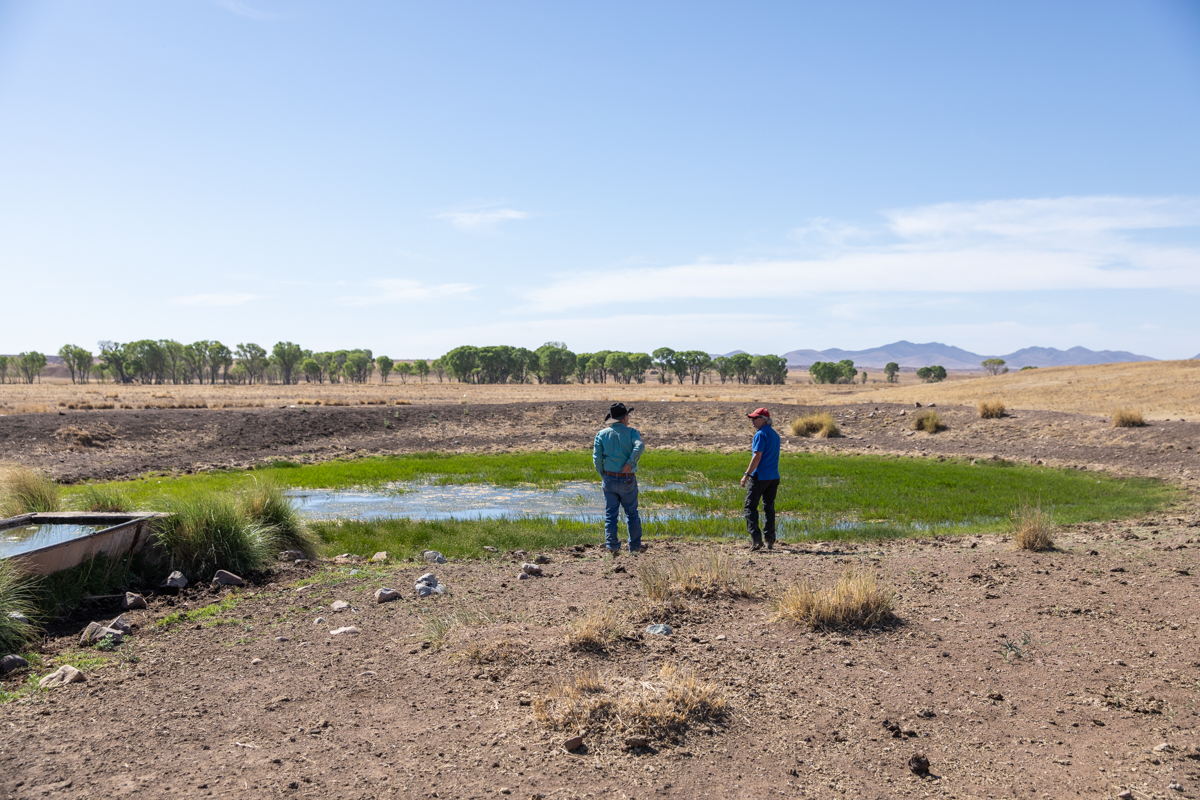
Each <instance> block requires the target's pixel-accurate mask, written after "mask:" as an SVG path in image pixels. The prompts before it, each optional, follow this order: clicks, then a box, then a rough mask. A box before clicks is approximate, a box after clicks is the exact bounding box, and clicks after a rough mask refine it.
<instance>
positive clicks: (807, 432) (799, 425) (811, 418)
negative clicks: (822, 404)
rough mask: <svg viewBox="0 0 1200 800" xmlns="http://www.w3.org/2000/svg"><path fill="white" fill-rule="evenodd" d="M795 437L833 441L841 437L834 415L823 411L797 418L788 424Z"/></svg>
mask: <svg viewBox="0 0 1200 800" xmlns="http://www.w3.org/2000/svg"><path fill="white" fill-rule="evenodd" d="M788 427H789V428H791V430H792V435H793V436H816V437H817V438H818V439H833V438H835V437H837V436H841V435H842V432H841V431H839V430H838V426H837V422H836V421H834V419H833V414H830V413H829V412H828V411H823V412H821V413H819V414H807V415H805V416H803V417H797V418H796V419H794V420H792V421H791V422H789V423H788Z"/></svg>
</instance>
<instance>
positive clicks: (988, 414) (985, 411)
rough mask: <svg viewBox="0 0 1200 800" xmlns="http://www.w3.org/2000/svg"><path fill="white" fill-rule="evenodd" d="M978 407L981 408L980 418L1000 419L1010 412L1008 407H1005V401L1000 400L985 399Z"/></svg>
mask: <svg viewBox="0 0 1200 800" xmlns="http://www.w3.org/2000/svg"><path fill="white" fill-rule="evenodd" d="M976 408H978V409H979V418H980V419H1000V418H1001V417H1003V416H1004V415H1005V414H1007V413H1008V409H1007V408H1005V407H1004V403H1001V402H1000V401H999V400H984V401H982V402H980V403H979V405H978V406H976Z"/></svg>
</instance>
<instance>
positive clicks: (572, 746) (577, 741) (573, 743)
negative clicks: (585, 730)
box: [563, 736, 583, 751]
mask: <svg viewBox="0 0 1200 800" xmlns="http://www.w3.org/2000/svg"><path fill="white" fill-rule="evenodd" d="M580 747H583V737H582V736H572V737H571V738H570V739H567V740H566V741H565V742H563V750H568V751H569V750H576V749H578V748H580Z"/></svg>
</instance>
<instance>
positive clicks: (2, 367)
mask: <svg viewBox="0 0 1200 800" xmlns="http://www.w3.org/2000/svg"><path fill="white" fill-rule="evenodd" d="M0 383H8V356H0Z"/></svg>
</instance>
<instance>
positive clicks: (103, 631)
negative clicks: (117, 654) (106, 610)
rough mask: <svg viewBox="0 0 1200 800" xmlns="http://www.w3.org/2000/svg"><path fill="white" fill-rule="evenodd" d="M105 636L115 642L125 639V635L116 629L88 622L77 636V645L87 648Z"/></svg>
mask: <svg viewBox="0 0 1200 800" xmlns="http://www.w3.org/2000/svg"><path fill="white" fill-rule="evenodd" d="M105 636H111V637H113V639H114V640H116V641H117V642H120V641H121V640H122V639H124V638H125V634H123V633H121V631H119V630H117V629H116V628H110V627H108V626H107V625H101V624H100V623H99V622H89V623H88V626H87V628H85V629H84V631H83V633H81V634H79V644H81V645H84V646H87V645H89V644H95V643H96V642H98V641H100V640H101V639H103V638H104V637H105Z"/></svg>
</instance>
